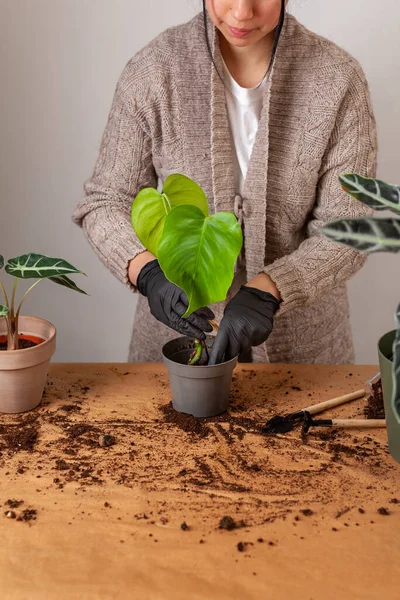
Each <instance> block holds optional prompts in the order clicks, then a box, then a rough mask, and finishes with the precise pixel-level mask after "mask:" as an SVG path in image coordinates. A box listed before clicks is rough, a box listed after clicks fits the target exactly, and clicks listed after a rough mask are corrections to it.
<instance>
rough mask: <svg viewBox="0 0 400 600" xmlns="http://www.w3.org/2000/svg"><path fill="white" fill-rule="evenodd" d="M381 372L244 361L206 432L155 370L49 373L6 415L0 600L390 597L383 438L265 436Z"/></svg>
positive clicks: (394, 547)
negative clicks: (22, 407) (38, 392)
mask: <svg viewBox="0 0 400 600" xmlns="http://www.w3.org/2000/svg"><path fill="white" fill-rule="evenodd" d="M376 370H377V366H376V365H362V366H358V365H357V366H355V365H351V366H348V365H338V366H336V365H301V364H297V365H280V364H279V365H277V364H270V365H251V364H246V365H239V366H238V367H237V369H236V370H235V373H234V381H233V387H232V400H231V408H230V411H229V413H227V414H225V415H222V416H221V417H218V418H215V419H210V420H206V421H200V420H195V419H193V418H191V417H185V416H182V415H180V414H178V413H176V412H175V411H173V410H172V409H171V407H170V406H169V402H170V393H169V386H168V376H167V373H166V370H165V369H164V367H163V366H162V365H159V364H126V363H123V364H121V363H119V364H108V363H101V364H87V363H84V364H69V363H68V364H67V363H60V364H52V365H51V368H50V372H49V376H48V381H47V385H46V389H45V394H44V397H43V400H42V403H41V405H40V406H39V407H38V408H37V409H35V410H34V411H31V412H29V413H24V414H21V415H0V473H1V478H0V481H1V491H0V505H1V515H0V527H1V529H0V533H1V540H2V544H1V547H0V589H1V598H2V600H20V599H21V600H22V599H23V600H26V599H29V600H36V599H38V600H39V599H40V600H43V599H44V598H46V600H47V599H51V600H52V599H57V600H63V599H68V600H75V599H76V600H78V599H79V600H89V599H93V600H95V599H96V600H98V599H103V598H104V599H107V600H108V599H131V598H140V599H141V600H147V599H149V600H158V599H160V600H161V599H162V600H164V599H165V600H167V599H168V600H169V599H174V600H181V599H182V600H192V599H193V600H197V599H199V600H200V599H202V600H203V599H213V600H225V599H226V600H228V599H229V600H235V599H238V600H244V599H253V598H254V599H255V598H257V599H259V598H262V599H269V598H271V599H274V600H275V599H276V600H288V599H289V598H290V599H292V598H295V599H298V600H303V599H304V600H311V599H313V600H320V599H324V600H330V599H332V600H333V599H335V600H337V599H340V600H347V599H358V598H359V599H362V600H368V599H380V600H381V599H382V598H385V600H391V599H395V598H398V597H399V585H400V584H399V577H400V566H399V565H400V560H399V558H400V535H399V534H400V490H399V481H400V465H399V464H398V463H396V462H395V461H394V460H393V459H392V458H391V457H390V455H389V453H388V450H387V439H386V431H385V430H384V429H383V430H382V429H379V430H376V429H375V430H374V429H371V430H363V431H362V430H352V431H348V430H347V431H344V430H341V431H338V430H337V431H336V432H335V431H333V430H326V429H323V430H322V429H318V430H314V431H312V432H311V433H310V434H309V435H308V437H307V439H306V440H302V439H301V435H300V432H299V430H298V429H296V430H294V431H292V432H290V433H287V434H284V435H279V436H275V437H265V436H263V435H261V434H260V427H261V425H262V424H263V423H264V422H265V421H266V420H267V419H268V418H270V417H271V416H273V415H274V414H277V413H285V412H291V411H293V410H297V409H300V408H302V407H304V406H305V405H308V404H313V403H316V402H318V401H321V400H326V399H329V398H332V397H335V396H338V395H340V394H344V393H348V392H351V391H354V390H357V389H359V388H360V387H363V385H364V382H365V380H366V379H367V378H368V377H370V376H371V375H373V374H374V373H375V372H376ZM365 405H366V399H365V398H361V399H358V400H355V401H353V402H351V403H349V404H347V405H345V406H342V407H339V408H336V409H333V410H331V411H329V412H327V413H325V414H326V415H327V418H329V417H330V416H331V417H333V416H335V417H336V416H338V417H342V418H345V417H350V416H351V417H355V418H363V409H364V407H365ZM104 435H110V436H114V441H115V443H114V444H112V445H109V446H100V444H99V441H100V440H101V442H102V444H104V440H105V441H106V442H107V441H110V439H109V438H104V437H102V436H104ZM111 441H113V440H111ZM21 500H22V501H23V503H22V504H20V505H19V506H16V507H15V508H12V507H11V506H10V502H8V503H7V501H21ZM397 501H399V504H398V503H397ZM11 504H12V505H14V504H15V503H14V504H13V502H11ZM17 504H18V502H17ZM382 509H385V510H382ZM10 511H12V512H14V514H15V515H16V517H17V518H9V517H7V516H6V515H5V513H6V512H10ZM24 511H25V512H24ZM29 511H37V512H36V514H35V513H32V512H29ZM386 513H388V514H386ZM24 516H25V517H24ZM23 517H24V518H25V519H27V520H24V518H23ZM223 517H231V518H232V519H233V521H234V523H235V524H236V526H237V528H235V529H233V530H228V529H221V528H219V525H220V522H221V519H222V518H223ZM18 519H19V520H18ZM228 523H229V522H228Z"/></svg>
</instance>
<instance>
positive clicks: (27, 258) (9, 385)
mask: <svg viewBox="0 0 400 600" xmlns="http://www.w3.org/2000/svg"><path fill="white" fill-rule="evenodd" d="M3 267H4V258H3V256H1V255H0V269H2V268H3ZM5 271H6V273H8V274H9V275H12V276H14V285H13V288H12V294H11V299H10V300H9V298H8V295H7V292H6V289H5V286H4V284H3V283H2V281H0V290H1V292H2V295H3V296H4V301H5V304H0V390H1V394H0V412H3V413H19V412H25V411H27V410H31V409H33V408H35V407H36V406H37V405H38V404H39V403H40V400H41V398H42V395H43V389H44V386H45V383H46V377H47V373H48V368H49V364H50V359H51V357H52V355H53V354H54V352H55V349H56V329H55V327H54V325H52V324H51V323H50V322H49V321H46V320H44V319H40V318H38V317H29V316H21V308H22V304H23V302H24V301H25V299H26V297H27V295H28V294H29V293H30V292H31V291H32V290H33V288H34V287H36V285H37V284H38V283H40V281H42V280H43V279H50V281H53V282H54V283H57V284H59V285H62V286H64V287H67V288H69V289H71V290H75V291H76V292H79V293H81V294H86V292H84V291H83V290H81V289H80V288H79V287H78V286H77V285H76V284H75V283H74V282H73V281H72V280H71V279H70V278H69V277H68V275H69V274H71V273H82V271H79V270H78V269H76V268H75V267H73V266H72V265H71V264H69V263H68V262H67V261H65V260H63V259H61V258H51V257H49V256H45V255H43V254H34V253H29V254H24V255H22V256H18V257H16V258H12V259H10V260H8V262H7V264H6V265H5ZM82 275H84V273H82ZM19 279H36V280H37V281H36V282H35V283H33V284H32V285H31V286H30V287H29V289H28V290H27V291H26V292H25V293H24V295H23V296H22V299H21V301H20V303H19V305H18V307H16V302H15V298H16V291H17V286H18V280H19ZM22 332H24V333H22Z"/></svg>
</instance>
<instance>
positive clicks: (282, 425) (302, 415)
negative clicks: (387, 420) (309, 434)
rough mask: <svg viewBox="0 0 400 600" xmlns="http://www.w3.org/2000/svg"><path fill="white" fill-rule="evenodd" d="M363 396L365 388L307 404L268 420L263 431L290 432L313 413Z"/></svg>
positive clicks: (267, 432)
mask: <svg viewBox="0 0 400 600" xmlns="http://www.w3.org/2000/svg"><path fill="white" fill-rule="evenodd" d="M363 396H365V390H364V389H362V390H357V391H356V392H351V393H350V394H345V395H344V396H338V397H337V398H332V399H331V400H326V401H325V402H320V403H318V404H314V405H313V406H307V407H306V408H303V409H301V410H299V411H297V412H294V413H291V414H289V415H276V416H275V417H272V419H270V420H269V421H267V423H266V424H265V425H264V426H263V428H262V432H263V433H266V434H269V435H271V434H276V433H288V432H289V431H292V430H293V429H294V427H295V426H296V425H297V424H303V423H305V422H306V421H307V420H308V419H309V418H311V415H316V414H318V413H320V412H322V411H324V410H327V409H328V408H333V407H335V406H340V405H341V404H345V403H346V402H350V401H351V400H356V399H357V398H362V397H363ZM307 415H308V416H307ZM368 421H369V420H367V422H368ZM331 426H332V425H329V427H331ZM309 427H311V425H309Z"/></svg>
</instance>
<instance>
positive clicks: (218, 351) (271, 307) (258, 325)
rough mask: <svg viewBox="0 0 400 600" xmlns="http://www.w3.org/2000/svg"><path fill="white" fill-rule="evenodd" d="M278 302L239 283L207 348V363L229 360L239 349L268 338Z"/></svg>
mask: <svg viewBox="0 0 400 600" xmlns="http://www.w3.org/2000/svg"><path fill="white" fill-rule="evenodd" d="M279 305H280V302H279V300H278V299H277V298H275V296H273V295H272V294H270V293H268V292H263V291H262V290H259V289H256V288H252V287H247V286H244V285H242V286H241V288H240V290H239V291H238V293H237V294H236V296H234V297H233V298H232V300H230V302H228V304H227V305H226V307H225V310H224V316H223V318H222V321H221V325H220V327H219V331H218V334H217V337H216V338H215V342H214V345H213V348H212V350H211V355H210V360H209V361H208V364H209V365H216V364H218V363H221V362H224V361H227V360H231V358H234V357H235V356H238V354H239V353H240V351H241V350H248V349H249V348H250V347H251V346H259V345H260V344H262V343H263V342H265V340H266V339H267V338H268V336H269V334H270V333H271V331H272V328H273V324H274V318H273V317H274V314H275V312H276V311H277V310H278V308H279Z"/></svg>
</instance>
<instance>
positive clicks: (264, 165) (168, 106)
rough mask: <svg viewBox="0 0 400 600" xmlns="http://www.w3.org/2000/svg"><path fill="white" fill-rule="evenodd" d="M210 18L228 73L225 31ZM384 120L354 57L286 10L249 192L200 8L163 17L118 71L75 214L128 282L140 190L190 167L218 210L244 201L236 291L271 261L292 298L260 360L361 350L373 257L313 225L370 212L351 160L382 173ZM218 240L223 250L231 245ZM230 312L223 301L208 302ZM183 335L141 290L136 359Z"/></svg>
mask: <svg viewBox="0 0 400 600" xmlns="http://www.w3.org/2000/svg"><path fill="white" fill-rule="evenodd" d="M207 27H208V29H209V35H210V39H211V43H212V48H213V52H214V56H215V62H216V65H217V68H218V70H219V72H220V73H221V74H222V73H223V68H222V62H221V53H220V49H219V38H218V35H217V30H216V28H215V27H214V25H213V24H212V22H211V21H210V19H208V24H207ZM376 152H377V144H376V127H375V121H374V117H373V113H372V108H371V102H370V96H369V91H368V85H367V83H366V80H365V77H364V74H363V71H362V69H361V67H360V65H359V64H358V63H357V61H356V60H355V59H354V58H352V57H351V56H349V55H348V54H347V53H346V52H345V51H344V50H342V49H340V48H338V47H337V46H336V45H335V44H333V43H332V42H330V41H328V40H326V39H324V38H321V37H320V36H318V35H316V34H314V33H312V32H310V31H308V30H307V29H306V28H305V27H303V26H302V25H301V24H300V23H298V21H297V20H296V19H295V18H294V17H293V16H290V15H287V17H286V21H285V25H284V27H283V30H282V35H281V39H280V42H279V46H278V51H277V54H276V58H275V63H274V67H273V70H272V72H271V74H270V76H269V79H268V85H267V88H266V91H265V97H264V101H263V109H262V113H261V118H260V123H259V128H258V132H257V136H256V140H255V144H254V149H253V153H252V156H251V159H250V163H249V167H248V173H247V177H246V180H245V187H244V192H243V195H242V197H239V196H237V194H236V193H235V187H234V162H233V159H232V157H233V148H232V144H231V140H230V128H229V120H228V115H227V109H226V102H225V90H224V86H223V85H222V83H221V81H220V79H219V76H218V74H217V72H216V70H215V69H214V68H213V67H212V63H211V61H210V57H209V54H208V51H207V46H206V42H205V35H204V24H203V19H202V14H201V13H200V14H198V15H197V16H196V17H194V18H193V19H192V20H191V21H189V22H188V23H185V24H183V25H178V26H176V27H172V28H170V29H167V30H166V31H164V32H163V33H161V34H160V35H159V36H158V37H157V38H155V39H154V40H153V41H152V42H150V43H149V44H148V45H147V46H146V47H145V48H144V49H142V50H141V51H140V52H138V53H137V54H136V55H135V56H134V57H133V58H132V59H131V60H130V62H129V63H128V64H127V66H126V68H125V70H124V71H123V73H122V75H121V78H120V80H119V83H118V86H117V89H116V93H115V97H114V102H113V105H112V109H111V112H110V115H109V120H108V124H107V127H106V130H105V133H104V136H103V140H102V144H101V149H100V154H99V158H98V161H97V164H96V167H95V170H94V174H93V176H92V178H91V179H90V180H89V181H88V182H87V183H86V184H85V192H86V196H85V198H84V199H83V200H82V201H81V202H80V203H79V204H78V206H77V208H76V210H75V212H74V214H73V217H72V219H73V221H74V222H75V223H76V224H78V225H79V226H81V227H83V230H84V232H85V234H86V236H87V239H88V240H89V242H90V244H91V246H92V248H93V249H94V251H95V252H96V254H97V255H98V257H99V258H100V259H101V260H102V261H103V263H104V264H105V265H106V267H108V269H109V270H110V271H111V272H112V273H113V274H114V275H115V276H116V277H118V279H119V280H120V281H121V282H123V283H124V284H125V285H126V286H127V287H128V288H129V289H130V290H131V291H136V290H135V288H134V286H133V285H132V284H131V283H130V282H129V280H128V277H127V268H128V263H129V261H130V260H131V259H132V258H134V257H135V256H137V255H138V254H139V253H140V252H142V251H143V250H144V247H143V246H142V244H141V243H140V242H139V240H138V238H137V237H136V235H135V234H134V231H133V229H132V225H131V221H130V210H131V205H132V200H133V198H134V197H135V196H136V194H137V193H138V192H139V190H140V189H142V188H144V187H157V181H158V179H160V180H161V182H163V181H164V180H165V178H166V177H167V176H168V175H169V174H171V173H183V174H184V175H187V176H188V177H190V178H191V179H193V180H194V181H196V182H197V183H198V184H199V185H200V186H201V187H202V188H203V189H204V191H205V193H206V195H207V197H208V200H209V205H210V213H213V212H215V211H221V210H226V211H232V212H235V213H236V215H237V216H238V218H239V219H240V221H241V223H242V224H243V228H244V236H245V245H244V253H243V257H242V259H241V260H239V261H238V264H237V266H236V276H235V280H234V284H233V286H232V289H231V291H230V294H229V296H228V298H230V297H231V296H232V294H233V293H235V291H236V290H237V289H238V286H239V285H240V283H241V282H244V281H245V280H246V278H247V280H249V279H251V278H252V277H254V276H255V275H256V274H257V273H259V272H261V271H264V272H265V273H267V274H268V275H270V277H271V278H272V280H273V281H274V282H275V283H276V285H277V287H278V289H279V290H280V293H281V296H282V299H283V302H282V304H281V307H280V308H279V310H278V312H277V313H276V317H275V325H274V330H273V332H272V334H271V335H270V337H269V339H268V340H267V342H266V343H265V344H263V345H261V346H258V347H257V348H253V361H255V362H286V363H300V362H303V363H337V364H339V363H351V362H354V351H353V341H352V332H351V327H350V322H349V306H348V297H347V291H346V281H347V280H348V279H349V278H350V277H351V276H352V275H354V274H355V273H356V272H357V271H358V270H359V269H360V268H361V266H362V265H363V263H364V261H365V255H361V254H359V253H358V252H356V251H354V250H352V249H350V248H348V247H345V246H343V245H340V244H338V243H335V242H333V241H330V240H328V239H327V238H326V237H324V236H323V235H321V234H320V233H319V232H318V229H319V228H320V227H321V226H322V225H323V224H325V223H326V222H327V221H330V220H332V219H334V218H338V217H356V216H361V215H366V214H371V212H372V211H370V210H369V209H367V208H366V207H365V206H364V205H362V204H361V203H360V202H358V201H356V200H354V199H352V198H351V197H350V196H349V195H347V194H346V193H344V192H343V191H342V190H341V188H340V186H339V183H338V176H339V174H340V173H343V172H357V173H360V174H363V175H366V176H370V177H372V176H375V169H376ZM223 251H224V250H223V248H221V252H223ZM212 308H213V309H214V311H215V312H216V314H217V318H218V319H221V317H222V312H223V308H224V303H220V304H218V305H214V306H212ZM177 335H178V334H177V333H176V332H174V331H172V330H170V329H168V328H167V327H165V326H164V325H162V324H161V323H159V322H158V321H156V320H155V319H154V318H153V317H152V316H151V314H150V311H149V308H148V304H147V299H146V298H143V297H142V296H139V301H138V306H137V311H136V316H135V321H134V328H133V335H132V341H131V344H130V351H129V358H128V360H129V361H130V362H140V361H159V360H161V348H162V345H163V344H164V343H165V342H166V341H168V340H170V339H172V338H174V337H176V336H177Z"/></svg>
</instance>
